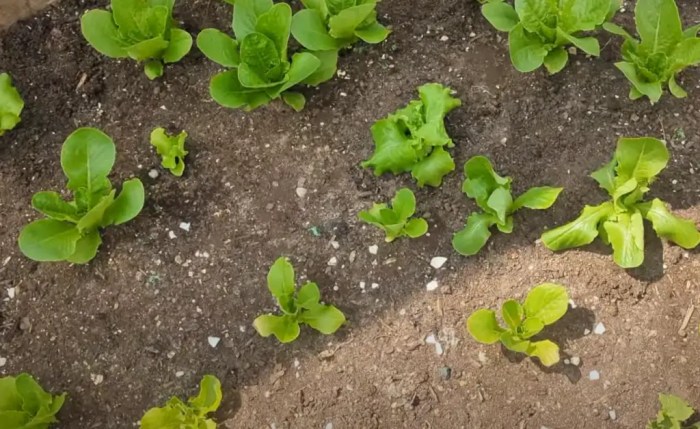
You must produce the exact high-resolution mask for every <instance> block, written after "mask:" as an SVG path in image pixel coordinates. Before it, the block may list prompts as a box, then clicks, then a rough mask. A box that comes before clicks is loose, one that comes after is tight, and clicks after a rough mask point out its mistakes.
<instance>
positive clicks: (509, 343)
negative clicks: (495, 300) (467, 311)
mask: <svg viewBox="0 0 700 429" xmlns="http://www.w3.org/2000/svg"><path fill="white" fill-rule="evenodd" d="M568 308H569V296H568V294H567V293H566V289H565V288H564V287H563V286H560V285H556V284H552V283H543V284H541V285H539V286H535V287H534V288H533V289H532V290H531V291H530V292H529V293H528V294H527V297H526V298H525V302H524V303H523V304H520V303H519V302H518V301H515V300H512V299H511V300H508V301H506V302H504V303H503V305H502V306H501V317H502V318H503V321H504V322H505V323H506V327H502V326H501V325H500V324H499V323H498V320H497V319H496V312H495V311H493V310H489V309H486V308H482V309H479V310H476V311H475V312H474V313H472V314H471V315H470V316H469V318H468V319H467V331H469V334H470V335H471V336H472V337H473V338H474V339H475V340H476V341H478V342H480V343H483V344H494V343H497V342H499V341H500V342H501V344H503V346H504V347H505V348H507V349H508V350H512V351H514V352H518V353H525V354H526V355H528V356H531V357H536V358H538V359H539V360H540V362H542V365H544V366H552V365H554V364H556V363H557V362H559V346H557V345H556V344H555V343H554V342H552V341H550V340H542V341H531V338H532V337H534V336H535V335H537V334H539V333H540V332H542V329H544V327H545V326H547V325H551V324H552V323H554V322H556V321H557V320H559V319H561V318H562V316H564V314H566V311H567V310H568Z"/></svg>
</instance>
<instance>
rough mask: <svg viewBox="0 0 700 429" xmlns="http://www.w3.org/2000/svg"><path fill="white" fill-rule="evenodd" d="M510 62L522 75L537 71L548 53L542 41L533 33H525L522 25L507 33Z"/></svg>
mask: <svg viewBox="0 0 700 429" xmlns="http://www.w3.org/2000/svg"><path fill="white" fill-rule="evenodd" d="M508 46H509V49H510V60H511V62H512V63H513V66H514V67H515V69H516V70H518V71H519V72H522V73H527V72H531V71H533V70H536V69H538V68H539V67H540V66H541V65H542V64H543V63H544V59H545V57H547V54H548V53H549V51H548V50H547V48H546V47H545V45H544V44H543V43H542V40H541V39H540V38H539V37H538V36H537V35H536V34H533V33H529V32H527V31H526V30H525V29H524V28H523V25H522V24H518V25H516V26H515V28H513V30H511V32H510V33H508Z"/></svg>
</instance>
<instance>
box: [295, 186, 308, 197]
mask: <svg viewBox="0 0 700 429" xmlns="http://www.w3.org/2000/svg"><path fill="white" fill-rule="evenodd" d="M306 192H307V191H306V188H301V187H299V188H297V196H298V197H299V198H304V197H305V196H306Z"/></svg>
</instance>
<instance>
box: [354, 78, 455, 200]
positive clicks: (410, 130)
mask: <svg viewBox="0 0 700 429" xmlns="http://www.w3.org/2000/svg"><path fill="white" fill-rule="evenodd" d="M450 92H451V91H450V89H449V88H446V87H444V86H442V85H440V84H439V83H428V84H425V85H423V86H421V87H419V88H418V94H419V95H420V100H413V101H411V102H410V103H409V104H408V106H406V107H404V108H402V109H399V110H397V111H396V112H395V113H393V114H391V115H389V116H388V117H386V118H384V119H381V120H379V121H377V122H375V123H374V125H372V139H373V140H374V145H375V148H374V154H372V157H371V158H370V159H368V160H367V161H364V162H363V163H362V167H364V168H373V169H374V174H375V175H376V176H381V175H382V174H384V173H386V172H391V173H392V174H400V173H408V172H410V173H411V176H413V178H414V179H415V180H416V181H417V182H418V186H420V187H423V186H425V185H429V186H434V187H437V186H440V184H441V183H442V178H443V177H444V176H445V175H447V174H448V173H449V172H451V171H452V170H454V169H455V163H454V160H453V159H452V156H451V155H450V154H449V153H448V152H447V151H446V150H445V148H446V147H447V148H451V147H453V146H454V143H453V142H452V139H451V138H450V136H449V135H447V131H446V130H445V116H446V115H447V114H448V113H449V112H450V111H451V110H452V109H454V108H456V107H458V106H460V105H461V104H462V102H461V101H460V100H459V99H458V98H454V97H452V96H451V95H450Z"/></svg>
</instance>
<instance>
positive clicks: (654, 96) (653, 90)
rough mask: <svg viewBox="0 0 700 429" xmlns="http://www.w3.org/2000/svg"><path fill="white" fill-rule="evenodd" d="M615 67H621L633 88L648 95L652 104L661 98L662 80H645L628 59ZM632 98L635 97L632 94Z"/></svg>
mask: <svg viewBox="0 0 700 429" xmlns="http://www.w3.org/2000/svg"><path fill="white" fill-rule="evenodd" d="M615 67H617V68H618V69H620V71H622V73H623V74H624V75H625V77H627V79H628V80H629V81H630V83H631V84H632V88H633V89H634V90H636V91H638V92H639V94H642V95H646V96H647V97H648V98H649V100H650V101H651V103H652V104H653V103H656V102H657V101H659V100H660V99H661V94H663V88H662V87H661V82H658V81H657V82H645V81H644V80H643V79H642V77H640V76H639V74H638V73H637V69H636V67H635V65H634V64H632V63H628V62H626V61H620V62H617V63H615ZM630 95H632V93H630ZM630 98H632V99H635V98H634V97H632V96H630Z"/></svg>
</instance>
